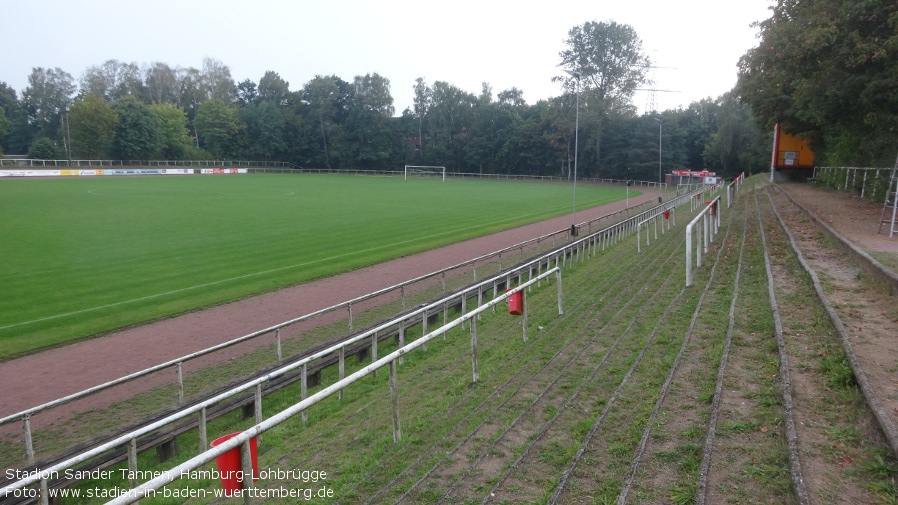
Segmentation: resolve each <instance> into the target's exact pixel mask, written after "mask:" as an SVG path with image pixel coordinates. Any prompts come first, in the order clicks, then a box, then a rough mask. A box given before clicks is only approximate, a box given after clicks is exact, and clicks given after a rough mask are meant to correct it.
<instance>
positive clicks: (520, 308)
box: [506, 289, 524, 316]
mask: <svg viewBox="0 0 898 505" xmlns="http://www.w3.org/2000/svg"><path fill="white" fill-rule="evenodd" d="M511 291H514V289H509V290H508V291H506V293H509V292H511ZM507 300H508V313H509V314H511V315H513V316H520V315H522V314H523V313H524V291H523V290H521V291H518V292H517V293H515V294H513V295H511V296H509V297H508V298H507Z"/></svg>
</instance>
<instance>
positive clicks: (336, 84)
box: [302, 75, 348, 168]
mask: <svg viewBox="0 0 898 505" xmlns="http://www.w3.org/2000/svg"><path fill="white" fill-rule="evenodd" d="M347 88H348V83H346V81H343V80H342V79H340V78H339V77H337V76H335V75H332V76H321V75H316V76H315V78H314V79H312V80H311V81H309V82H307V83H306V85H305V86H304V87H303V94H302V96H303V99H304V100H305V101H306V102H308V104H309V107H310V108H311V110H312V114H313V116H314V117H315V120H316V122H317V123H318V130H319V133H320V140H321V144H320V146H321V149H322V154H323V160H322V161H324V165H325V166H326V167H327V168H331V162H332V161H333V159H332V158H333V157H334V149H333V145H334V143H335V142H334V140H335V138H334V137H335V136H337V134H338V126H339V124H340V120H341V119H342V116H343V114H344V112H345V107H346V101H345V98H346V97H345V96H344V90H345V89H347Z"/></svg>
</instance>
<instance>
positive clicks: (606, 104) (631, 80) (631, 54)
mask: <svg viewBox="0 0 898 505" xmlns="http://www.w3.org/2000/svg"><path fill="white" fill-rule="evenodd" d="M564 42H565V45H566V46H567V48H566V49H565V50H563V51H561V52H560V53H559V56H560V57H561V64H560V66H561V67H563V68H564V69H565V70H566V71H568V72H571V73H573V74H574V75H564V76H560V77H557V78H556V80H559V81H561V82H562V83H563V84H564V87H565V89H567V90H571V91H576V89H577V87H578V86H581V88H580V93H581V99H582V102H581V105H582V106H584V107H585V109H586V110H587V111H588V114H585V115H584V116H585V117H586V118H590V117H591V118H592V121H593V124H594V129H595V133H594V134H595V153H594V156H595V158H594V159H595V169H596V170H598V160H599V159H600V158H601V151H602V149H601V146H602V133H603V125H604V121H605V117H606V115H607V114H608V112H609V111H610V110H611V109H612V108H614V107H616V106H618V105H620V104H626V103H628V102H629V101H630V100H631V99H632V97H633V94H634V93H635V92H636V88H638V87H639V86H640V85H641V84H642V83H644V82H645V79H646V77H645V76H646V71H647V69H648V67H649V59H648V57H647V56H646V55H645V54H643V51H642V40H641V39H640V38H639V37H638V36H637V34H636V30H634V29H633V27H631V26H630V25H625V24H619V23H617V22H615V21H607V22H605V21H602V22H596V21H590V22H587V23H585V24H583V25H582V26H575V27H573V28H571V30H570V31H569V32H568V38H567V39H566V40H565V41H564ZM581 119H583V116H581Z"/></svg>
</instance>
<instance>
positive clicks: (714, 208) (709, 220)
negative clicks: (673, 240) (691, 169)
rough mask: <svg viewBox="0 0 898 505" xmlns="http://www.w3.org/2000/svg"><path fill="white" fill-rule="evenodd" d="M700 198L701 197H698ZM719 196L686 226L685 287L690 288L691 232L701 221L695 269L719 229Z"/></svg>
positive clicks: (697, 237)
mask: <svg viewBox="0 0 898 505" xmlns="http://www.w3.org/2000/svg"><path fill="white" fill-rule="evenodd" d="M699 196H701V195H699ZM720 211H721V209H720V196H719V195H718V196H716V197H714V199H713V200H711V201H710V202H708V203H707V205H705V208H704V209H703V210H702V211H701V212H700V213H699V214H698V215H697V216H695V218H694V219H693V220H692V221H690V223H689V224H688V225H686V286H687V287H689V286H692V230H693V228H694V227H695V225H696V224H697V223H698V222H699V221H701V222H702V225H703V226H701V227H699V228H698V234H697V236H696V245H695V247H696V267H701V266H702V250H703V249H704V252H705V253H706V254H707V252H708V245H709V244H710V242H713V241H714V237H715V236H716V235H717V231H718V229H719V227H720V214H721V212H720Z"/></svg>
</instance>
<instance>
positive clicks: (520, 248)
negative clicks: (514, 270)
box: [0, 196, 682, 464]
mask: <svg viewBox="0 0 898 505" xmlns="http://www.w3.org/2000/svg"><path fill="white" fill-rule="evenodd" d="M669 198H670V200H669V202H668V204H669V205H673V204H672V203H670V202H675V201H679V199H682V196H673V197H669ZM651 205H653V204H652V202H644V203H642V204H640V205H637V206H636V207H633V208H628V209H624V210H620V211H616V212H613V213H610V214H606V215H604V216H600V217H598V218H595V219H592V220H589V221H587V222H584V223H581V224H579V225H578V227H587V228H588V229H589V232H590V233H592V229H593V227H597V226H600V225H601V224H602V222H603V221H606V222H614V221H616V220H622V221H621V222H624V221H625V220H626V219H625V217H624V216H625V215H629V214H630V213H633V212H639V209H640V208H642V207H647V208H648V209H651V208H652V207H651ZM606 230H608V232H607V233H608V235H609V236H615V233H617V232H618V230H617V229H615V228H614V225H613V224H612V225H610V226H607V228H606ZM600 231H602V229H600ZM559 237H560V238H564V239H565V240H568V239H569V238H570V237H569V230H568V229H564V230H559V231H556V232H551V233H547V234H544V235H542V236H540V237H536V238H534V239H530V240H526V241H523V242H520V243H518V244H515V245H512V246H510V247H506V248H503V249H500V250H498V251H494V252H492V253H488V254H484V255H482V256H478V257H476V258H472V259H469V260H466V261H464V262H461V263H458V264H455V265H452V266H449V267H446V268H443V269H441V270H437V271H435V272H431V273H429V274H425V275H421V276H419V277H415V278H413V279H409V280H407V281H404V282H402V283H399V284H395V285H392V286H389V287H386V288H383V289H380V290H378V291H374V292H372V293H368V294H365V295H362V296H359V297H356V298H353V299H350V300H347V301H344V302H341V303H338V304H335V305H332V306H330V307H326V308H324V309H321V310H318V311H315V312H311V313H309V314H305V315H302V316H299V317H296V318H293V319H290V320H287V321H284V322H281V323H279V324H276V325H273V326H269V327H267V328H263V329H260V330H257V331H254V332H252V333H249V334H246V335H243V336H240V337H237V338H234V339H232V340H229V341H227V342H223V343H221V344H218V345H215V346H212V347H209V348H206V349H203V350H200V351H197V352H194V353H191V354H187V355H184V356H180V357H178V358H175V359H172V360H169V361H166V362H164V363H160V364H158V365H155V366H151V367H148V368H146V369H143V370H139V371H137V372H134V373H132V374H129V375H126V376H123V377H120V378H118V379H114V380H112V381H108V382H105V383H103V384H99V385H97V386H94V387H91V388H88V389H85V390H82V391H79V392H76V393H73V394H71V395H68V396H65V397H62V398H58V399H56V400H52V401H50V402H46V403H43V404H41V405H37V406H34V407H31V408H28V409H25V410H23V411H20V412H16V413H14V414H10V415H6V416H4V417H2V418H0V426H2V425H4V424H8V423H10V422H14V421H21V422H22V423H23V429H24V433H25V446H26V456H27V458H28V463H29V464H34V462H35V455H34V451H33V448H32V442H31V439H32V433H31V426H30V424H31V423H30V417H31V416H33V415H35V414H38V413H40V412H43V411H46V410H48V409H52V408H55V407H59V406H62V405H65V404H68V403H71V402H73V401H76V400H79V399H82V398H85V397H87V396H90V395H92V394H95V393H99V392H101V391H103V390H106V389H109V388H111V387H114V386H118V385H121V384H124V383H127V382H131V381H133V380H136V379H139V378H142V377H145V376H147V375H150V374H152V373H154V372H158V371H161V370H165V369H170V368H174V369H175V376H176V380H177V386H178V401H179V402H181V401H183V399H184V381H183V366H184V364H185V363H187V362H189V361H192V360H195V359H197V358H200V357H203V356H206V355H208V354H211V353H214V352H217V351H221V350H223V349H226V348H229V347H233V346H235V345H237V344H240V343H243V342H246V341H248V340H252V339H256V338H259V337H262V336H265V335H270V334H274V338H275V343H276V358H277V360H278V362H279V361H281V359H282V358H283V356H282V352H281V331H282V330H284V329H286V328H288V327H290V326H293V325H295V324H299V323H302V322H305V321H308V320H311V319H313V318H316V317H319V316H322V315H324V314H328V313H331V312H335V311H338V310H346V311H347V317H348V319H347V320H348V326H349V330H350V331H353V330H354V314H353V305H358V304H361V303H363V302H366V301H369V300H372V299H374V298H377V297H379V296H383V295H387V294H390V293H393V292H395V291H399V292H400V297H401V299H402V305H403V307H404V306H405V294H406V290H407V288H409V287H411V286H413V285H416V284H418V283H423V282H426V281H428V280H431V279H434V278H438V277H439V278H440V280H441V283H442V287H443V291H444V292H445V290H446V274H447V273H450V272H453V271H456V270H461V269H465V268H468V267H470V268H471V270H472V274H473V279H474V281H476V280H477V265H478V264H481V263H484V262H488V261H491V260H496V259H497V260H498V268H499V269H500V270H501V269H503V266H504V265H503V262H506V261H507V260H508V256H509V253H513V254H516V253H520V257H521V259H522V260H523V256H524V249H525V248H527V247H534V246H535V247H536V248H537V252H539V250H540V249H541V248H542V243H543V242H546V241H548V240H551V241H552V244H551V247H553V248H554V247H556V246H557V244H556V242H557V239H558V238H559ZM503 255H504V257H503Z"/></svg>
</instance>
